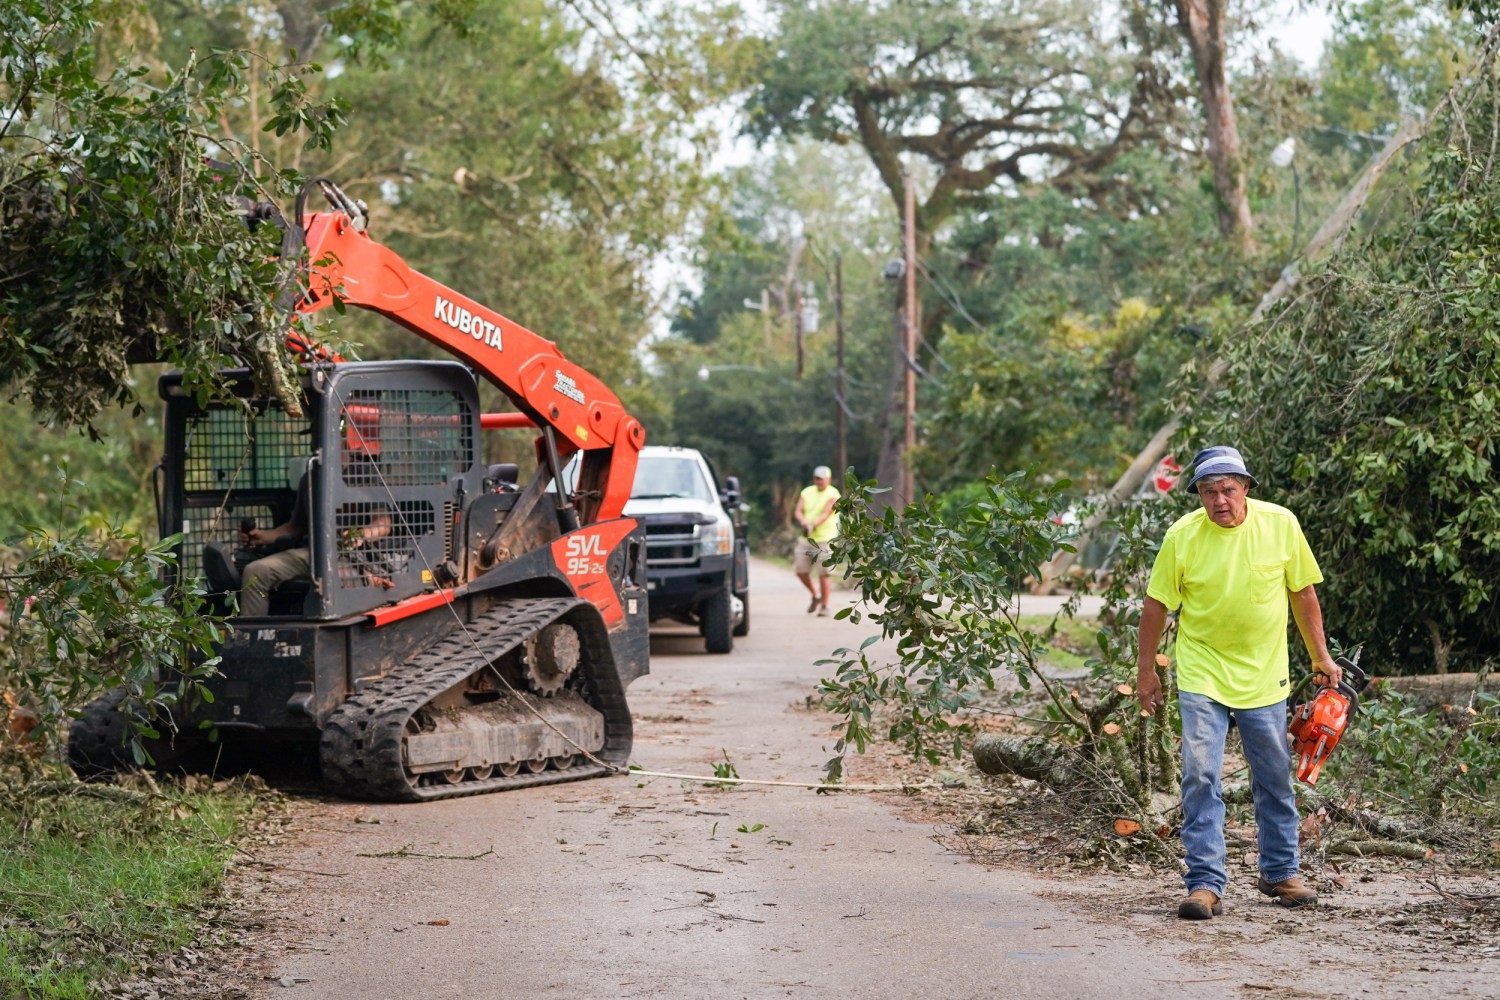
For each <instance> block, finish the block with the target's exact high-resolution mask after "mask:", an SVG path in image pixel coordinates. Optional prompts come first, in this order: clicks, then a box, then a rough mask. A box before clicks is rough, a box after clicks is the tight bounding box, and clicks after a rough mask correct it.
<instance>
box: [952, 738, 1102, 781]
mask: <svg viewBox="0 0 1500 1000" xmlns="http://www.w3.org/2000/svg"><path fill="white" fill-rule="evenodd" d="M970 752H971V754H972V755H973V757H974V766H975V767H977V768H979V770H981V771H983V772H984V773H985V774H1013V775H1015V776H1016V777H1018V778H1029V779H1030V780H1032V781H1039V782H1041V783H1042V784H1044V785H1046V786H1047V787H1048V788H1051V789H1052V790H1053V791H1058V792H1062V791H1067V790H1068V789H1071V788H1074V787H1076V786H1077V784H1078V782H1079V779H1080V777H1081V775H1080V774H1079V769H1078V767H1077V765H1076V764H1075V763H1074V762H1073V761H1072V760H1070V759H1069V755H1068V753H1067V752H1066V751H1064V750H1063V749H1062V748H1061V747H1059V746H1058V745H1057V744H1056V743H1053V742H1052V741H1051V740H1048V739H1043V738H1042V737H1039V736H1034V737H1021V736H997V735H995V734H993V733H988V734H986V735H984V736H981V737H979V738H978V739H977V740H975V741H974V747H973V749H972V750H971V751H970Z"/></svg>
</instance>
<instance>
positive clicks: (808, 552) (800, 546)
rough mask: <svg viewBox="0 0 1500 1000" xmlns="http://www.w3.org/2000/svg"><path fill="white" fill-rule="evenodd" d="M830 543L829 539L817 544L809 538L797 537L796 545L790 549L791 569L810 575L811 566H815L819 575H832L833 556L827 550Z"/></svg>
mask: <svg viewBox="0 0 1500 1000" xmlns="http://www.w3.org/2000/svg"><path fill="white" fill-rule="evenodd" d="M830 545H831V541H829V542H824V543H823V544H821V545H819V544H818V543H817V542H815V541H813V540H812V539H811V538H806V537H803V538H799V539H797V547H796V548H795V549H793V550H792V570H793V571H794V572H797V573H806V574H808V575H809V576H811V575H812V571H813V567H814V566H816V567H817V568H818V575H819V576H832V575H833V557H832V555H831V554H830V552H829V547H830Z"/></svg>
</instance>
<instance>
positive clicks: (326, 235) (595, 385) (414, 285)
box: [297, 210, 646, 524]
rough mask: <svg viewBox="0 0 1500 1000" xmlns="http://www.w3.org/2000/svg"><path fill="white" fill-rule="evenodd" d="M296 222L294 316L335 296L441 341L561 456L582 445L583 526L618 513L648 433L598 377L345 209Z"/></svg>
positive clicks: (580, 488) (580, 491)
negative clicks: (437, 276) (300, 264)
mask: <svg viewBox="0 0 1500 1000" xmlns="http://www.w3.org/2000/svg"><path fill="white" fill-rule="evenodd" d="M299 221H300V222H301V223H302V225H303V227H304V229H305V232H306V247H307V254H308V256H307V258H306V260H307V261H308V262H309V273H308V275H307V285H306V290H305V292H304V294H303V296H302V298H301V299H300V300H299V302H298V305H297V312H298V314H300V315H310V314H312V313H315V312H318V311H319V310H322V309H325V308H327V307H328V306H330V305H332V304H333V303H334V302H335V301H336V300H337V301H341V302H343V303H345V304H347V305H351V306H357V307H359V308H361V309H368V310H370V311H372V312H376V313H379V314H380V315H382V316H385V317H387V318H388V319H390V320H392V321H393V322H395V323H397V324H399V325H400V326H403V327H405V328H406V329H408V330H410V331H411V332H412V333H415V334H416V335H417V336H419V337H422V338H423V339H425V340H428V341H430V342H432V343H434V344H436V345H438V346H439V347H441V348H443V349H444V350H445V351H447V352H448V353H450V354H452V355H453V356H454V357H456V358H458V359H459V360H461V361H463V362H465V363H467V364H468V365H469V366H470V367H472V368H473V369H474V371H475V372H476V373H478V374H480V375H482V376H484V377H485V378H486V379H488V380H489V381H490V382H492V383H494V385H495V386H496V387H498V388H499V389H500V390H501V391H502V392H504V393H505V395H506V396H507V397H509V398H510V400H511V401H512V402H513V403H514V404H515V406H516V408H517V409H518V410H519V411H520V412H521V413H522V414H524V415H525V416H526V417H527V418H529V419H530V421H531V422H532V423H534V424H535V425H536V426H538V427H551V428H553V429H554V430H555V432H556V434H557V436H558V445H559V451H560V452H561V453H562V455H561V457H562V459H563V460H566V459H567V457H568V455H570V454H571V453H572V452H574V451H582V452H583V461H582V463H581V466H580V474H579V478H578V495H577V505H578V515H579V520H580V521H581V522H582V523H583V524H591V523H593V522H595V521H602V520H607V519H609V518H615V517H619V516H620V515H621V513H622V512H623V510H624V507H625V501H626V500H628V499H629V498H630V488H631V485H632V483H633V481H634V479H635V467H636V462H637V458H638V457H639V454H640V449H641V446H642V445H643V444H645V438H646V434H645V429H644V428H643V427H642V426H641V423H640V421H638V420H637V419H635V418H634V417H632V416H631V415H630V414H629V413H627V412H626V411H625V408H624V406H623V405H622V404H621V403H620V400H619V399H618V398H617V397H616V396H615V394H614V393H613V392H611V391H610V390H609V388H608V387H607V386H605V385H604V383H603V382H601V381H600V380H599V379H598V378H596V377H595V376H594V375H592V374H591V373H590V372H588V371H586V370H585V369H584V368H582V367H580V366H579V365H577V364H575V363H574V362H572V361H569V360H568V359H567V358H566V357H564V356H563V353H562V352H561V351H560V350H558V348H557V345H556V344H555V343H553V342H552V341H550V340H547V339H546V338H544V337H541V336H539V335H538V334H535V333H533V332H532V331H530V330H528V329H526V328H525V327H524V326H521V325H520V324H519V323H516V322H513V321H512V320H510V319H507V318H506V317H504V316H502V315H500V314H499V313H497V312H495V311H494V310H492V309H489V308H488V307H486V306H483V305H481V304H480V303H478V302H475V301H474V300H472V299H470V298H467V297H466V296H464V295H461V294H459V293H458V292H455V291H453V290H452V289H451V288H448V287H447V286H445V285H443V284H442V283H440V282H438V281H436V280H434V279H433V278H430V277H428V276H427V275H425V274H422V273H421V272H420V271H417V270H416V269H414V268H412V267H410V266H409V265H408V264H407V263H406V261H404V260H403V259H402V258H401V257H400V255H399V254H397V253H396V252H395V251H394V250H392V249H391V248H390V247H387V246H384V245H382V244H380V243H377V242H375V241H374V240H372V239H371V238H370V237H369V235H368V234H367V233H365V232H364V231H363V226H362V225H357V224H356V223H355V221H354V220H353V219H351V217H350V216H349V215H348V214H347V213H345V212H343V211H338V210H332V211H327V212H315V213H312V214H310V215H308V216H306V217H305V218H304V219H302V220H299Z"/></svg>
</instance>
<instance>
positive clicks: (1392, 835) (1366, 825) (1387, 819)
mask: <svg viewBox="0 0 1500 1000" xmlns="http://www.w3.org/2000/svg"><path fill="white" fill-rule="evenodd" d="M1306 802H1307V804H1308V807H1309V809H1310V811H1312V812H1317V811H1318V810H1319V809H1324V810H1326V811H1327V812H1328V815H1329V817H1330V818H1332V819H1334V820H1336V821H1338V822H1340V823H1347V824H1349V825H1350V826H1353V827H1355V828H1356V829H1358V830H1361V831H1362V832H1364V833H1367V834H1371V835H1372V837H1373V838H1375V839H1378V840H1395V841H1403V842H1405V843H1408V844H1409V843H1412V842H1413V841H1415V840H1417V839H1419V838H1421V837H1424V836H1426V835H1427V833H1428V829H1427V824H1425V823H1423V822H1421V821H1420V820H1414V819H1403V818H1401V817H1397V816H1385V815H1382V814H1381V813H1377V812H1373V811H1372V810H1369V809H1356V808H1354V807H1352V806H1346V805H1343V804H1342V803H1339V802H1335V801H1334V800H1333V799H1330V798H1326V797H1324V796H1322V795H1308V796H1307V797H1306Z"/></svg>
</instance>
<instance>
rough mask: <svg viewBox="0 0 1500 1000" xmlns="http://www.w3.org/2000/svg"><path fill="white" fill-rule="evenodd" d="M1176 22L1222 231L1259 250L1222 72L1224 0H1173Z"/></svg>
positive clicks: (1236, 127) (1237, 242) (1236, 128)
mask: <svg viewBox="0 0 1500 1000" xmlns="http://www.w3.org/2000/svg"><path fill="white" fill-rule="evenodd" d="M1173 4H1174V6H1175V7H1176V9H1177V24H1178V27H1180V28H1181V29H1182V33H1183V35H1184V36H1185V37H1186V38H1187V42H1188V48H1189V49H1190V50H1191V51H1192V54H1193V70H1194V72H1195V74H1196V75H1197V77H1198V99H1199V101H1200V102H1201V103H1202V104H1203V120H1204V125H1205V127H1206V130H1207V133H1208V159H1209V162H1210V163H1211V164H1212V165H1213V170H1214V192H1215V193H1216V194H1217V195H1218V209H1219V232H1220V233H1222V234H1223V236H1224V238H1225V239H1226V240H1231V241H1233V242H1234V243H1235V245H1236V246H1238V247H1239V248H1240V250H1242V251H1243V252H1245V253H1250V252H1253V251H1254V250H1255V220H1254V219H1253V218H1252V217H1251V215H1250V198H1249V195H1248V194H1247V192H1246V188H1245V165H1244V163H1243V162H1242V160H1241V158H1240V130H1239V125H1238V124H1236V122H1235V117H1234V101H1233V99H1232V98H1231V97H1230V94H1229V81H1228V79H1227V78H1226V77H1225V75H1224V4H1225V0H1173Z"/></svg>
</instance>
